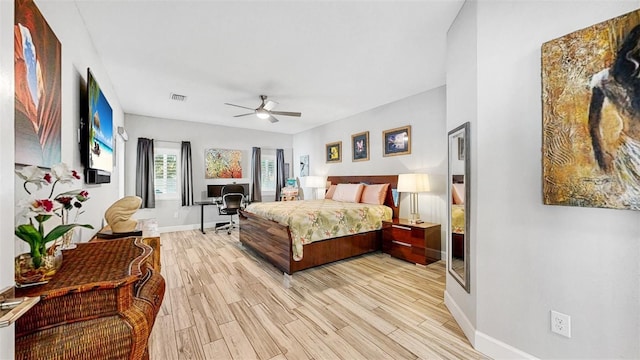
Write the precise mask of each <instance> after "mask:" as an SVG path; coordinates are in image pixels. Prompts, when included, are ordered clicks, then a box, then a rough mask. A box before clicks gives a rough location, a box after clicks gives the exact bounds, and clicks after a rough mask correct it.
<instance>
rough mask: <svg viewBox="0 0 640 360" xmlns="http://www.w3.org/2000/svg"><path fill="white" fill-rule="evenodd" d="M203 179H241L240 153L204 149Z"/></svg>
mask: <svg viewBox="0 0 640 360" xmlns="http://www.w3.org/2000/svg"><path fill="white" fill-rule="evenodd" d="M204 168H205V172H204V178H205V179H238V178H241V177H242V151H240V150H226V149H206V150H205V151H204Z"/></svg>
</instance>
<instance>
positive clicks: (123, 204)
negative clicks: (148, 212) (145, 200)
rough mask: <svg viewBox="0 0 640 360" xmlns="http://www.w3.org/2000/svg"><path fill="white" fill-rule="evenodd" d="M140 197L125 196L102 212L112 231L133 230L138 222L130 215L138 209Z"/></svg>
mask: <svg viewBox="0 0 640 360" xmlns="http://www.w3.org/2000/svg"><path fill="white" fill-rule="evenodd" d="M140 204H142V199H141V198H140V197H138V196H125V197H123V198H122V199H120V200H118V201H116V202H114V203H113V205H111V206H110V207H109V208H108V209H107V211H105V213H104V218H105V219H106V220H107V224H109V227H111V231H113V232H114V233H126V232H130V231H134V230H135V229H136V225H137V224H138V222H137V221H136V220H134V219H131V216H132V215H133V214H134V213H135V212H136V211H138V209H139V208H140Z"/></svg>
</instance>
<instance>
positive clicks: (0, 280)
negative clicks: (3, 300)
mask: <svg viewBox="0 0 640 360" xmlns="http://www.w3.org/2000/svg"><path fill="white" fill-rule="evenodd" d="M13 4H14V3H13V1H0V49H2V51H0V119H2V121H0V134H2V140H1V141H0V214H2V216H0V247H1V248H2V251H0V290H2V289H4V288H6V287H8V286H13V284H14V281H13V258H14V257H15V255H14V247H15V243H14V238H15V236H14V235H13V229H14V223H13V217H14V198H13V192H14V176H15V175H14V174H13V170H14V167H13V162H14V158H15V156H14V140H13V133H14V120H13V119H14V115H13V111H14V110H13V109H14V80H13V79H14V76H13V21H14V18H13V9H14V6H13ZM5 134H11V136H6V135H5ZM14 344H15V341H14V326H13V325H11V326H9V327H4V328H0V359H13V353H14V346H15V345H14Z"/></svg>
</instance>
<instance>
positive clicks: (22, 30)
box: [14, 0, 62, 168]
mask: <svg viewBox="0 0 640 360" xmlns="http://www.w3.org/2000/svg"><path fill="white" fill-rule="evenodd" d="M14 32H15V36H14V38H15V40H14V62H15V70H14V71H15V87H16V88H15V149H16V150H15V162H16V163H17V164H23V165H37V166H41V167H46V168H48V167H51V166H52V165H54V164H57V163H59V162H60V160H61V154H60V153H61V138H60V128H61V123H62V117H61V97H62V90H61V85H62V84H61V77H60V74H61V59H62V46H61V45H60V41H58V38H57V37H56V35H55V34H54V33H53V31H52V30H51V27H49V24H47V21H46V20H45V19H44V17H43V16H42V14H41V13H40V10H38V7H37V6H36V5H35V3H34V2H33V1H32V0H16V2H15V26H14Z"/></svg>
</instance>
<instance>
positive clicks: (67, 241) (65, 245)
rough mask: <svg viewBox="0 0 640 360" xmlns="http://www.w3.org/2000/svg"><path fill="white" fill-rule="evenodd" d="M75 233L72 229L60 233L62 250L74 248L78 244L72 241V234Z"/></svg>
mask: <svg viewBox="0 0 640 360" xmlns="http://www.w3.org/2000/svg"><path fill="white" fill-rule="evenodd" d="M74 233H75V231H74V229H71V230H69V231H67V232H66V233H64V235H62V250H71V249H75V248H77V247H78V246H76V244H74V243H73V234H74Z"/></svg>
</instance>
